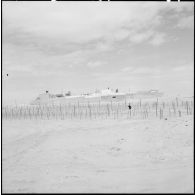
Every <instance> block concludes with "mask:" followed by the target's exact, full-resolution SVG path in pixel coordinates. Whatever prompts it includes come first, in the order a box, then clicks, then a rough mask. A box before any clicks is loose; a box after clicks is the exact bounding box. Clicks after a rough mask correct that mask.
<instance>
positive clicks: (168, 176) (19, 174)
mask: <svg viewBox="0 0 195 195" xmlns="http://www.w3.org/2000/svg"><path fill="white" fill-rule="evenodd" d="M193 132H194V131H193V118H192V116H190V117H189V116H188V117H182V118H174V119H168V120H159V119H156V120H139V121H131V120H101V121H100V120H99V121H97V120H92V121H85V120H81V121H79V120H77V121H76V120H75V121H74V120H72V121H68V120H67V121H66V120H65V121H62V120H57V121H55V120H54V121H47V120H45V121H44V120H43V121H30V120H26V121H20V120H15V121H3V134H2V136H3V145H2V149H3V168H2V171H3V181H2V182H3V185H2V188H3V192H4V193H6V192H10V193H14V192H18V193H19V192H21V193H25V192H26V193H27V192H30V193H43V192H44V193H68V192H72V193H73V192H78V193H111V192H112V193H119V192H121V193H150V192H151V193H155V192H156V193H168V192H170V193H173V192H174V193H183V192H187V193H192V192H193V191H194V186H193V141H194V140H193Z"/></svg>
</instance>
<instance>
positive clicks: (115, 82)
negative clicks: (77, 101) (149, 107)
mask: <svg viewBox="0 0 195 195" xmlns="http://www.w3.org/2000/svg"><path fill="white" fill-rule="evenodd" d="M193 35H194V3H193V2H119V1H118V2H87V1H86V2H73V1H72V2H71V1H69V2H43V1H42V2H27V1H26V2H25V1H23V2H17V1H15V2H14V1H12V2H6V1H3V2H2V44H3V48H2V82H3V104H12V103H29V102H30V101H31V100H33V99H35V98H36V97H37V96H38V95H39V94H40V93H44V92H45V91H46V90H49V92H50V93H54V94H55V93H65V92H67V91H69V90H70V91H71V92H72V94H80V93H83V92H85V93H87V92H89V93H90V92H94V91H95V90H96V89H105V88H107V87H110V88H113V89H116V88H118V89H119V92H129V91H130V92H132V93H133V92H136V91H140V90H150V89H157V90H160V91H162V92H164V94H166V95H182V96H192V95H193V93H194V91H193V88H194V87H193V83H194V82H193V81H194V73H193V72H194V36H193ZM7 74H8V76H7Z"/></svg>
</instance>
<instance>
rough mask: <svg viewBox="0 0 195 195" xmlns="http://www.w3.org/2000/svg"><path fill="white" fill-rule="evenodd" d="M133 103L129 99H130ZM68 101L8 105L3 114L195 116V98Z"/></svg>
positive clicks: (9, 117)
mask: <svg viewBox="0 0 195 195" xmlns="http://www.w3.org/2000/svg"><path fill="white" fill-rule="evenodd" d="M128 103H129V102H128ZM128 103H127V102H126V101H125V102H107V103H105V102H101V101H99V102H96V103H94V102H93V103H90V102H88V103H82V104H81V103H79V102H77V103H67V104H64V105H38V106H4V107H3V108H2V117H3V119H5V120H16V119H19V120H20V119H32V120H34V119H35V120H38V119H48V120H51V119H62V120H65V119H120V118H121V119H122V118H123V119H125V118H126V119H148V118H159V119H164V118H169V117H182V116H183V115H193V113H194V100H179V99H178V98H175V99H173V100H170V101H159V100H158V99H156V100H155V101H149V102H147V101H142V100H140V101H137V102H130V104H131V108H132V109H131V110H129V108H128Z"/></svg>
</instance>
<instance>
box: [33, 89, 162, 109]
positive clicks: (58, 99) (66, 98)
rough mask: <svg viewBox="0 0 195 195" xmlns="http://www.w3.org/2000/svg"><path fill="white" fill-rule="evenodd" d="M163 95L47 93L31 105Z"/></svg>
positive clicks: (142, 92) (151, 93) (122, 99)
mask: <svg viewBox="0 0 195 195" xmlns="http://www.w3.org/2000/svg"><path fill="white" fill-rule="evenodd" d="M162 96H163V93H161V92H159V91H158V90H149V91H139V92H137V93H122V92H119V90H118V89H116V90H113V89H110V88H107V89H104V90H101V91H99V90H96V91H95V92H94V93H85V94H81V95H71V92H70V91H68V92H67V93H65V94H62V93H61V94H51V93H49V91H46V93H43V94H40V95H39V96H38V97H37V98H36V99H35V100H34V101H32V102H31V105H42V104H65V103H71V102H72V103H75V102H79V103H85V102H94V103H95V102H99V101H101V102H110V101H113V102H120V101H128V100H131V99H137V98H139V99H140V98H154V97H162Z"/></svg>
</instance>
